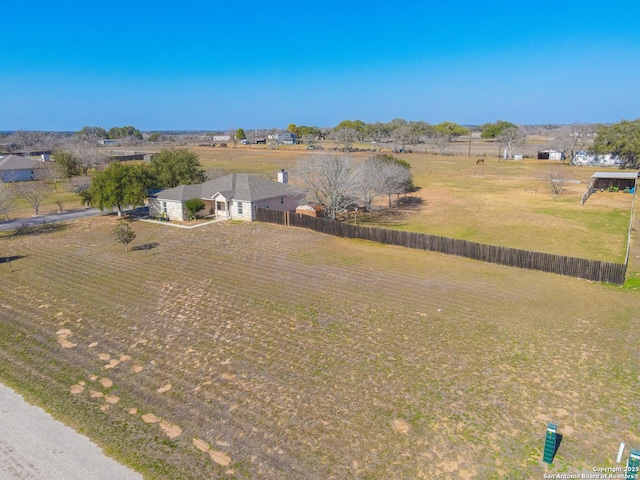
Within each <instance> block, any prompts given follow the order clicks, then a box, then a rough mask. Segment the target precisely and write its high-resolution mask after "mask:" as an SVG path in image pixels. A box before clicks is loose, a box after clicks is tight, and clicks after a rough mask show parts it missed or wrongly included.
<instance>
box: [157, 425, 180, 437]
mask: <svg viewBox="0 0 640 480" xmlns="http://www.w3.org/2000/svg"><path fill="white" fill-rule="evenodd" d="M160 428H161V429H162V431H163V432H164V433H165V434H166V435H167V437H169V438H170V439H171V440H173V439H174V438H177V437H179V436H180V435H182V429H181V428H180V427H179V426H178V425H175V424H173V423H171V422H167V421H166V420H162V421H161V422H160Z"/></svg>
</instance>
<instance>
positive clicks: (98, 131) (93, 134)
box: [76, 127, 109, 140]
mask: <svg viewBox="0 0 640 480" xmlns="http://www.w3.org/2000/svg"><path fill="white" fill-rule="evenodd" d="M76 137H80V138H82V139H84V140H101V139H105V138H109V134H108V133H107V131H106V130H105V129H104V128H102V127H82V130H80V131H79V132H76Z"/></svg>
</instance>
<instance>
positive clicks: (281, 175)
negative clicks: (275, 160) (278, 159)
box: [278, 168, 289, 183]
mask: <svg viewBox="0 0 640 480" xmlns="http://www.w3.org/2000/svg"><path fill="white" fill-rule="evenodd" d="M278 182H280V183H289V172H285V170H284V168H283V169H281V170H280V171H279V172H278Z"/></svg>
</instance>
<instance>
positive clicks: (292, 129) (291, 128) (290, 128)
mask: <svg viewBox="0 0 640 480" xmlns="http://www.w3.org/2000/svg"><path fill="white" fill-rule="evenodd" d="M287 131H289V132H291V133H295V134H296V135H298V134H299V132H298V126H297V125H296V124H295V123H290V124H289V126H288V127H287Z"/></svg>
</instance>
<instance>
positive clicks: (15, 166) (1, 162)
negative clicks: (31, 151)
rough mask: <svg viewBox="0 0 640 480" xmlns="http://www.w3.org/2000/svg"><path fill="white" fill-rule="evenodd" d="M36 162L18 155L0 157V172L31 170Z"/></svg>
mask: <svg viewBox="0 0 640 480" xmlns="http://www.w3.org/2000/svg"><path fill="white" fill-rule="evenodd" d="M35 164H36V161H35V160H33V159H32V158H28V157H20V156H19V155H7V156H5V157H0V170H31V169H32V168H33V167H34V166H35Z"/></svg>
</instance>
